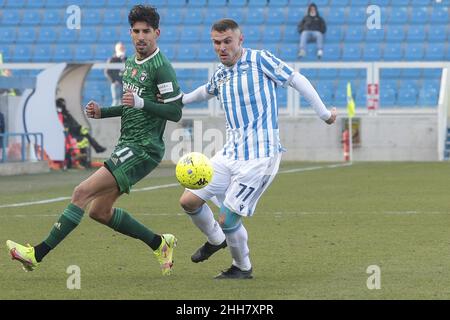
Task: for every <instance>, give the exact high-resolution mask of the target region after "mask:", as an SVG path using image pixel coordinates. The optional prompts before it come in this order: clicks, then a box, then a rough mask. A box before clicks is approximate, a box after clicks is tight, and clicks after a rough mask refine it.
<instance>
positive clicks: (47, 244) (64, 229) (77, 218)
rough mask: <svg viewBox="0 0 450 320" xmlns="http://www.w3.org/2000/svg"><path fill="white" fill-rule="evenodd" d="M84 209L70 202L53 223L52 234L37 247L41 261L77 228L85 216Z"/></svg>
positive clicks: (36, 254) (36, 253) (37, 258)
mask: <svg viewBox="0 0 450 320" xmlns="http://www.w3.org/2000/svg"><path fill="white" fill-rule="evenodd" d="M83 214H84V210H83V209H81V208H79V207H78V206H76V205H74V204H72V203H70V204H69V205H68V206H67V208H66V209H65V210H64V212H63V214H62V215H61V216H60V217H59V219H58V221H57V222H55V224H54V225H53V228H52V230H51V231H50V234H49V235H48V237H47V239H45V240H44V241H43V242H42V243H41V244H39V245H37V246H36V247H35V256H36V260H37V261H38V262H40V261H41V260H42V259H43V258H44V257H45V255H47V253H48V252H49V251H50V250H51V249H54V248H55V247H56V246H57V245H58V244H59V243H60V242H61V241H62V240H64V238H66V237H67V235H68V234H69V233H70V232H71V231H72V230H73V229H75V228H76V227H77V226H78V225H79V224H80V222H81V218H83Z"/></svg>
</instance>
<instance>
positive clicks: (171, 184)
mask: <svg viewBox="0 0 450 320" xmlns="http://www.w3.org/2000/svg"><path fill="white" fill-rule="evenodd" d="M350 165H351V163H344V164H333V165H327V166H316V167H307V168H298V169H290V170H284V171H279V172H278V173H280V174H283V173H293V172H303V171H312V170H320V169H328V168H338V167H345V166H350ZM178 186H179V184H178V183H170V184H163V185H159V186H152V187H145V188H139V189H134V190H131V191H132V192H143V191H152V190H159V189H165V188H173V187H178ZM69 199H71V197H58V198H53V199H46V200H39V201H30V202H20V203H11V204H3V205H0V209H1V208H16V207H26V206H33V205H35V204H47V203H53V202H60V201H65V200H69Z"/></svg>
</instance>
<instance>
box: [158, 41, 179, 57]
mask: <svg viewBox="0 0 450 320" xmlns="http://www.w3.org/2000/svg"><path fill="white" fill-rule="evenodd" d="M160 49H161V52H162V53H163V54H164V55H165V56H166V58H167V59H169V61H175V58H176V56H177V48H176V45H173V44H172V45H165V46H163V47H161V48H160Z"/></svg>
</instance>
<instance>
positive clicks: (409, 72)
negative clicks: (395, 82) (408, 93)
mask: <svg viewBox="0 0 450 320" xmlns="http://www.w3.org/2000/svg"><path fill="white" fill-rule="evenodd" d="M421 77H422V69H420V68H405V69H403V70H402V73H401V78H402V79H407V80H410V79H420V78H421ZM415 87H416V88H417V86H415Z"/></svg>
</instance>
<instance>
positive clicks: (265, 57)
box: [260, 50, 294, 87]
mask: <svg viewBox="0 0 450 320" xmlns="http://www.w3.org/2000/svg"><path fill="white" fill-rule="evenodd" d="M260 63H261V69H262V70H263V72H264V74H266V75H267V76H268V77H269V78H270V79H272V80H273V81H274V82H275V83H276V84H277V85H279V86H283V87H287V85H288V84H289V82H290V80H291V79H292V77H293V75H294V69H292V68H291V67H290V66H288V65H287V64H286V63H285V62H284V61H282V60H280V59H278V58H277V57H275V56H274V55H273V54H272V53H270V52H269V51H266V50H262V51H261V53H260Z"/></svg>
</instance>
